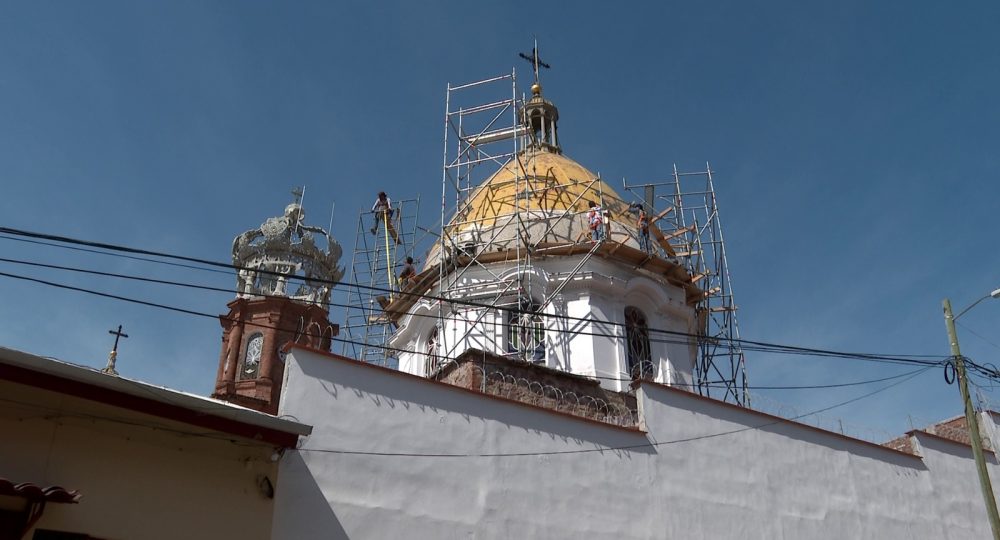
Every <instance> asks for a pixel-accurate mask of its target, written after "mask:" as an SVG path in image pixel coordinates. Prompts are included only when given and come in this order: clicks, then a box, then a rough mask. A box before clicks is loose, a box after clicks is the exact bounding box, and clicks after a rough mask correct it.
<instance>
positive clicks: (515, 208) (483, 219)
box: [450, 151, 635, 231]
mask: <svg viewBox="0 0 1000 540" xmlns="http://www.w3.org/2000/svg"><path fill="white" fill-rule="evenodd" d="M590 201H593V202H595V203H598V204H600V205H601V206H602V208H603V209H604V210H605V211H606V212H610V215H611V219H612V220H615V221H619V220H621V221H624V222H626V223H628V224H629V225H631V224H632V222H633V221H634V220H635V218H634V216H631V214H629V213H628V204H626V203H625V202H624V201H623V200H622V199H621V197H619V196H618V194H617V193H616V192H615V191H614V189H612V188H611V186H609V185H608V184H607V183H605V182H604V181H603V180H599V179H598V178H597V176H596V175H595V174H594V173H592V172H590V171H588V170H587V169H586V168H584V167H583V166H582V165H580V164H579V163H577V162H575V161H573V160H572V159H570V158H568V157H565V156H563V155H561V154H556V153H553V152H546V151H537V152H530V151H529V152H527V153H522V154H520V155H519V156H518V157H517V158H515V159H512V160H511V161H509V162H507V164H506V165H504V166H503V167H502V168H501V169H500V170H499V171H497V172H496V173H494V174H493V176H492V177H490V179H489V180H487V181H486V182H484V183H483V184H482V185H480V186H479V187H478V188H476V189H475V190H474V191H473V193H472V196H471V197H469V199H468V201H467V203H466V204H465V205H464V206H463V207H462V208H459V211H458V213H457V215H456V216H455V217H454V218H453V219H452V221H451V224H450V225H451V227H453V231H461V230H468V229H470V228H478V229H484V228H489V227H492V226H493V225H494V224H496V222H497V219H498V218H500V217H503V216H510V215H511V214H514V213H517V212H541V213H545V214H549V215H556V214H564V213H566V212H567V211H568V212H569V213H572V214H580V213H585V212H587V211H588V209H589V204H588V203H589V202H590Z"/></svg>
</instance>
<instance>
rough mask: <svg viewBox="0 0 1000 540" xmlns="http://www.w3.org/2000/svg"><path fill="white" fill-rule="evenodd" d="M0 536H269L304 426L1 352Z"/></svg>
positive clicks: (56, 537)
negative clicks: (283, 462)
mask: <svg viewBox="0 0 1000 540" xmlns="http://www.w3.org/2000/svg"><path fill="white" fill-rule="evenodd" d="M0 400H2V406H0V433H3V436H2V437H0V538H5V539H6V538H15V539H19V538H38V539H64V538H65V539H68V538H72V539H83V538H101V539H129V538H149V539H160V538H162V539H168V538H246V539H252V538H259V539H265V538H269V537H270V530H271V516H272V513H273V504H274V501H273V497H274V490H275V486H276V484H277V474H278V470H277V468H278V467H277V458H278V457H279V456H280V455H281V454H282V453H283V452H284V451H285V450H286V449H289V448H294V447H295V445H296V444H297V441H298V437H299V436H301V435H307V434H309V432H310V428H309V426H306V425H303V424H301V423H298V422H293V421H290V420H284V419H280V418H276V417H274V416H272V415H268V414H264V413H260V412H257V411H254V410H250V409H246V408H243V407H239V406H236V405H231V404H228V403H225V402H221V401H217V400H214V399H209V398H204V397H200V396H194V395H191V394H186V393H183V392H178V391H175V390H170V389H167V388H162V387H159V386H153V385H150V384H146V383H143V382H139V381H134V380H130V379H126V378H123V377H117V376H113V375H109V374H106V373H102V372H100V371H97V370H94V369H91V368H86V367H80V366H76V365H72V364H67V363H65V362H60V361H57V360H52V359H49V358H44V357H40V356H35V355H31V354H26V353H22V352H18V351H14V350H11V349H5V348H0Z"/></svg>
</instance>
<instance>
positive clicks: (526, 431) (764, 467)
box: [273, 349, 997, 540]
mask: <svg viewBox="0 0 1000 540" xmlns="http://www.w3.org/2000/svg"><path fill="white" fill-rule="evenodd" d="M288 358H289V360H288V367H287V370H286V374H287V377H288V379H287V384H286V390H285V393H284V394H283V396H282V400H281V407H282V408H281V411H280V413H281V414H289V415H293V416H294V417H296V418H297V419H299V420H300V421H301V422H304V423H307V424H311V425H313V426H314V430H313V434H312V435H310V436H308V437H306V438H304V439H303V440H302V442H301V444H300V448H301V450H298V451H289V452H288V453H287V454H286V455H285V457H284V458H283V459H282V461H281V465H280V475H281V484H280V486H279V489H278V491H277V498H276V501H275V515H274V528H273V533H274V538H276V539H293V538H294V539H309V538H324V539H325V538H394V537H407V538H466V537H475V538H573V539H577V538H581V537H615V538H689V539H717V538H760V539H773V538H819V539H823V538H828V539H831V540H832V539H837V540H840V539H843V538H880V539H882V538H886V539H896V538H898V539H903V538H906V539H909V538H928V539H931V538H932V539H965V538H984V537H988V536H989V525H988V522H987V520H986V515H985V511H984V510H983V504H982V501H981V499H980V496H979V491H978V489H977V486H976V476H975V471H974V466H973V463H972V461H971V458H970V456H971V451H970V450H969V448H968V447H965V446H961V445H958V444H956V443H951V442H943V441H939V440H937V439H933V440H930V439H928V441H924V440H923V438H919V441H918V442H919V446H920V448H921V450H922V452H923V458H922V459H921V458H919V457H916V456H912V455H909V454H904V453H901V452H897V451H894V450H890V449H887V448H884V447H879V446H876V445H873V444H870V443H866V442H863V441H858V440H854V439H849V438H847V437H844V436H842V435H839V434H835V433H830V432H824V431H821V430H817V429H815V428H812V427H809V426H804V425H801V424H795V423H790V422H786V421H780V420H778V419H775V418H773V417H769V416H766V415H762V414H759V413H754V412H752V411H747V410H744V409H739V408H736V407H733V406H731V405H727V404H722V403H720V402H716V401H714V400H709V399H706V398H701V397H698V396H696V395H693V394H688V393H685V392H681V391H679V390H675V389H670V388H666V387H663V386H660V385H655V384H650V383H643V384H642V387H641V389H640V391H639V394H638V398H639V403H640V407H641V411H642V412H641V414H642V420H643V425H644V427H645V429H646V430H647V431H648V433H643V432H640V431H631V430H626V429H621V428H614V427H610V426H606V425H602V424H597V423H595V422H591V421H586V420H581V419H577V418H571V417H567V416H564V415H560V414H557V413H553V412H551V411H546V410H541V409H537V408H533V407H530V406H526V405H523V404H517V403H512V402H508V401H504V400H501V399H496V398H491V397H488V396H484V395H481V394H477V393H474V392H470V391H467V390H463V389H460V388H456V387H450V386H446V385H442V384H441V383H435V382H432V381H427V380H423V379H420V378H416V377H410V376H407V375H405V374H400V373H397V372H391V371H388V370H384V369H380V368H377V367H373V366H367V365H362V364H359V363H357V362H353V361H350V360H347V359H340V358H335V357H332V356H324V355H319V354H317V353H314V352H310V351H304V350H300V349H293V350H292V353H291V354H290V355H289V357H288ZM918 437H920V436H919V435H918ZM654 441H655V442H656V444H655V445H652V446H642V445H644V444H648V443H652V442H654ZM614 447H633V448H631V449H629V450H608V449H607V448H614ZM601 449H604V450H601ZM596 450H600V451H596ZM546 452H549V453H552V454H548V455H546V454H545V453H546ZM560 452H562V453H560ZM383 453H389V454H406V455H383ZM521 453H529V454H531V455H517V456H511V455H508V456H496V454H521ZM441 454H445V455H446V456H447V457H444V456H440V455H441ZM433 455H438V457H433ZM992 459H993V458H992V456H991V460H992ZM993 463H994V465H993V469H994V472H996V469H997V467H996V465H995V460H993Z"/></svg>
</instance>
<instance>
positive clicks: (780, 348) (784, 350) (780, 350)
mask: <svg viewBox="0 0 1000 540" xmlns="http://www.w3.org/2000/svg"><path fill="white" fill-rule="evenodd" d="M0 262H6V263H11V264H19V265H26V266H32V267H37V268H48V269H54V270H62V271H69V272H75V273H83V274H89V275H98V276H104V277H113V278H117V279H126V280H132V281H140V282H145V283H155V284H161V285H170V286H177V287H184V288H191V289H197V290H207V291H214V292H224V293H229V294H239V291H237V290H236V289H233V288H224V287H215V286H210V285H201V284H194V283H187V282H181V281H173V280H163V279H156V278H150V277H145V276H136V275H130V274H121V273H116V272H104V271H99V270H91V269H86V268H78V267H73V266H64V265H55V264H47V263H40V262H34V261H24V260H19V259H9V258H2V257H0ZM260 296H263V297H266V298H283V297H280V296H275V295H266V294H264V295H260ZM320 304H322V305H326V306H332V307H348V306H347V305H346V304H340V303H336V302H320ZM414 315H415V316H420V317H428V318H433V319H436V318H437V316H436V315H433V314H429V313H423V314H414ZM569 333H571V334H573V335H588V336H596V337H608V338H613V339H619V338H621V336H620V335H616V334H610V333H606V332H587V331H583V330H573V331H570V332H569ZM682 337H683V338H684V339H673V340H671V339H657V338H651V339H650V341H651V342H654V343H669V344H677V345H689V344H690V342H691V340H692V339H699V338H700V336H698V335H696V334H683V335H682ZM721 346H723V347H732V346H731V345H721ZM743 349H744V350H749V351H756V352H769V353H775V354H795V355H814V356H832V357H838V358H849V359H854V360H864V361H881V362H887V363H902V364H910V363H915V362H913V361H912V359H905V360H904V359H901V358H899V359H897V358H892V357H884V358H883V357H875V356H874V355H867V354H866V355H864V356H863V357H854V356H850V355H847V356H845V355H843V354H841V353H837V354H833V351H822V352H815V353H813V352H802V350H800V349H803V348H795V349H791V348H790V346H785V345H774V346H769V347H758V346H755V345H747V346H746V347H743ZM392 350H396V349H392ZM930 364H931V362H926V363H924V365H930Z"/></svg>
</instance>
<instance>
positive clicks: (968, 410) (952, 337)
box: [943, 298, 1000, 540]
mask: <svg viewBox="0 0 1000 540" xmlns="http://www.w3.org/2000/svg"><path fill="white" fill-rule="evenodd" d="M943 304H944V326H945V328H947V330H948V343H949V344H950V345H951V357H952V360H953V361H954V362H955V372H956V373H957V375H958V390H959V392H961V394H962V401H963V402H965V422H966V423H967V424H968V425H969V438H970V439H972V455H973V456H975V458H976V469H977V470H978V471H979V487H980V488H981V489H982V491H983V500H985V501H986V513H987V515H988V516H989V518H990V528H991V529H993V539H994V540H1000V515H998V514H997V502H996V499H995V498H994V497H993V485H992V483H991V482H990V473H989V471H987V470H986V460H985V459H984V457H983V440H982V437H981V436H980V435H979V421H978V419H977V418H976V411H975V410H974V409H973V408H972V400H971V399H970V398H969V384H968V381H967V380H966V375H965V361H964V360H963V359H962V351H961V349H959V348H958V334H957V333H956V332H955V317H953V316H952V313H951V301H950V300H948V299H947V298H945V299H944V302H943ZM970 307H971V306H970ZM966 311H967V310H966ZM963 313H964V312H963Z"/></svg>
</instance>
